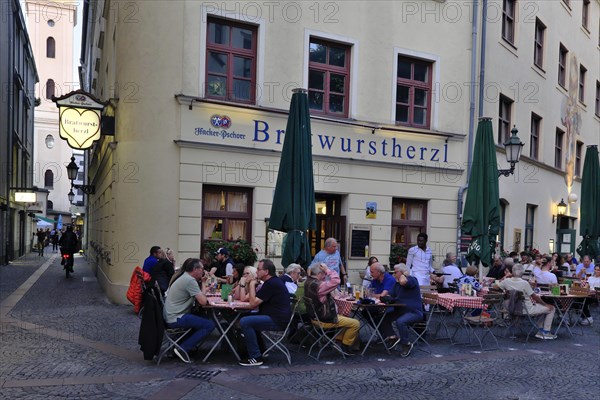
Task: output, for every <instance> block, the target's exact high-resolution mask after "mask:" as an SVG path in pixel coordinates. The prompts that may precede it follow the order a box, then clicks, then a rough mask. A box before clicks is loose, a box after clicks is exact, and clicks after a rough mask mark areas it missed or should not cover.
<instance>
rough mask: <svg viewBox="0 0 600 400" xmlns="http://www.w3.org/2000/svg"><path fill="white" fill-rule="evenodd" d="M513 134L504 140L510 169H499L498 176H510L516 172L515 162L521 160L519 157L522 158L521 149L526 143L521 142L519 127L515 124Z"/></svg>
mask: <svg viewBox="0 0 600 400" xmlns="http://www.w3.org/2000/svg"><path fill="white" fill-rule="evenodd" d="M510 133H511V134H512V135H511V137H510V138H509V139H508V140H507V141H506V142H504V149H505V150H506V161H508V163H509V164H510V168H509V169H499V170H498V176H500V175H504V176H507V177H508V176H510V175H512V174H513V173H514V172H515V164H516V163H518V162H519V158H521V150H522V149H523V146H525V143H523V142H521V139H519V137H518V136H517V133H519V131H518V130H517V127H516V126H514V125H513V128H512V130H511V131H510Z"/></svg>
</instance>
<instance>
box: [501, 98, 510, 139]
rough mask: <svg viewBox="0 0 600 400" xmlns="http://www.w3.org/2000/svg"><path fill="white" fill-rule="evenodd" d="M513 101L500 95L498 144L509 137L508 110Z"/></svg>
mask: <svg viewBox="0 0 600 400" xmlns="http://www.w3.org/2000/svg"><path fill="white" fill-rule="evenodd" d="M512 103H513V101H512V100H511V99H509V98H508V97H506V96H504V95H500V110H499V112H498V144H503V143H504V142H506V141H507V140H508V138H510V111H511V108H512Z"/></svg>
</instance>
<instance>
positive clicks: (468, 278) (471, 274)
mask: <svg viewBox="0 0 600 400" xmlns="http://www.w3.org/2000/svg"><path fill="white" fill-rule="evenodd" d="M478 271H479V270H478V269H477V267H476V266H474V265H469V266H468V267H467V271H466V272H465V275H463V276H461V277H460V278H459V279H458V281H457V283H458V291H459V292H460V288H461V286H462V285H467V284H469V285H471V286H472V287H473V290H475V291H476V292H479V291H480V290H481V284H480V283H479V281H478V280H477V278H475V275H477V272H478Z"/></svg>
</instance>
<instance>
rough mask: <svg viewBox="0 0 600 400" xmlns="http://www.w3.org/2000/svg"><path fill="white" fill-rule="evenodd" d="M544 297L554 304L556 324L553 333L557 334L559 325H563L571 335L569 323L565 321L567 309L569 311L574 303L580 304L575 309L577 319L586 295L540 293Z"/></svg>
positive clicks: (567, 314)
mask: <svg viewBox="0 0 600 400" xmlns="http://www.w3.org/2000/svg"><path fill="white" fill-rule="evenodd" d="M540 295H541V296H542V297H543V298H544V299H550V300H552V304H553V305H554V308H556V313H557V315H558V319H559V322H558V326H557V327H556V329H555V330H554V334H558V330H559V329H560V327H561V326H563V325H564V326H565V328H567V332H569V335H571V337H573V331H571V328H570V327H569V324H568V323H566V318H567V317H568V316H569V311H571V308H572V307H573V305H574V304H581V306H582V307H580V308H579V309H578V310H577V311H578V313H577V315H576V317H577V319H579V317H580V316H581V312H582V308H583V303H585V299H587V297H588V296H583V295H571V294H569V295H553V294H543V293H542V294H540Z"/></svg>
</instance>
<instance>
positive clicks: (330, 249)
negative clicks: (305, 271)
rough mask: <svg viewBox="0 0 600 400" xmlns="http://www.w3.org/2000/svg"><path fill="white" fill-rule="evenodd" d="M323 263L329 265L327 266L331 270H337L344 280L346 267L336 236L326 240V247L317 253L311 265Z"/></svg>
mask: <svg viewBox="0 0 600 400" xmlns="http://www.w3.org/2000/svg"><path fill="white" fill-rule="evenodd" d="M321 263H323V264H325V265H327V268H329V269H330V270H333V271H335V272H336V273H337V274H338V275H339V276H340V278H341V279H342V281H344V278H345V277H346V270H345V269H344V265H343V263H342V257H341V256H340V252H339V250H338V242H337V240H336V239H335V238H329V239H327V240H325V247H324V248H323V250H321V251H319V252H318V253H317V254H316V255H315V258H314V259H313V261H312V263H311V265H313V264H321Z"/></svg>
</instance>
